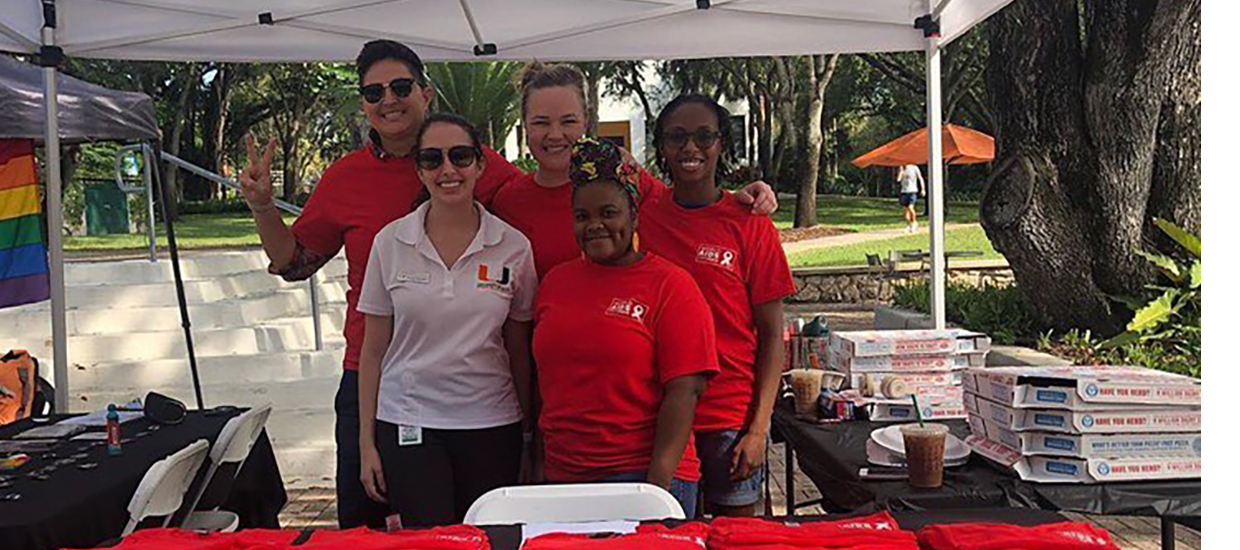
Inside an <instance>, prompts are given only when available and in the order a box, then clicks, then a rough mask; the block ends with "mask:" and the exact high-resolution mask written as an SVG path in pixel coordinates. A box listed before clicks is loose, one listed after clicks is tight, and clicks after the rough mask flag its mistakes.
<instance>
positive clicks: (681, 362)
mask: <svg viewBox="0 0 1240 550" xmlns="http://www.w3.org/2000/svg"><path fill="white" fill-rule="evenodd" d="M675 269H676V271H674V272H672V273H671V276H669V277H668V281H667V284H666V285H664V289H663V292H662V296H661V298H660V301H661V302H662V303H661V304H660V307H659V318H658V319H657V320H656V321H655V327H654V347H655V361H657V362H658V365H659V382H660V383H661V384H666V383H667V382H668V381H669V380H671V379H673V378H677V377H680V376H686V375H690V374H712V375H713V374H715V373H718V372H719V358H718V353H716V352H715V322H714V318H713V317H712V316H711V314H710V306H707V305H706V298H704V297H702V291H701V289H699V288H698V286H697V283H695V282H693V277H691V276H690V275H689V274H688V273H687V272H684V271H681V270H680V269H679V268H675Z"/></svg>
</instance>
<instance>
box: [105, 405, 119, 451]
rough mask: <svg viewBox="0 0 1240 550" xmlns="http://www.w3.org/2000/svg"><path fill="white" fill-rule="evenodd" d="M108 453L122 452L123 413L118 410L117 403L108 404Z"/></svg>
mask: <svg viewBox="0 0 1240 550" xmlns="http://www.w3.org/2000/svg"><path fill="white" fill-rule="evenodd" d="M107 429H108V454H110V455H118V454H121V415H120V413H118V412H116V404H115V403H109V404H108V424H107Z"/></svg>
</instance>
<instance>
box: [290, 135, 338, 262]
mask: <svg viewBox="0 0 1240 550" xmlns="http://www.w3.org/2000/svg"><path fill="white" fill-rule="evenodd" d="M346 159H348V157H345V158H344V159H341V160H339V161H336V162H334V163H332V165H331V166H329V167H328V168H327V171H325V172H323V177H322V178H320V179H319V184H318V185H316V186H315V187H314V193H312V194H311V195H310V200H309V201H307V202H306V207H305V208H303V209H302V211H301V215H300V216H297V221H295V222H293V237H294V238H296V239H297V242H299V243H301V245H302V246H304V247H306V248H308V249H310V250H312V251H314V252H316V253H318V254H319V255H320V256H325V257H327V258H331V257H332V256H335V255H336V253H337V252H340V248H341V247H342V246H344V227H342V226H341V225H340V222H339V221H338V220H339V216H337V215H335V212H334V210H338V209H339V207H338V206H334V205H335V203H337V202H339V201H337V200H335V197H334V196H335V194H336V188H337V187H338V186H340V185H341V184H343V183H344V182H345V180H344V178H345V177H346V176H345V175H344V174H343V173H344V172H346V171H347V170H348V169H347V168H346V167H343V163H344V162H347V161H346Z"/></svg>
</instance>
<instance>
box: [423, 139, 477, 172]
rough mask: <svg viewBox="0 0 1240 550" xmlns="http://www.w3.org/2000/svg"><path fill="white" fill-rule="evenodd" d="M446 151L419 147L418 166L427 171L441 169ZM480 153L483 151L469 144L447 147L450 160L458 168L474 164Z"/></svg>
mask: <svg viewBox="0 0 1240 550" xmlns="http://www.w3.org/2000/svg"><path fill="white" fill-rule="evenodd" d="M444 152H445V150H444V149H418V154H417V157H416V158H417V162H418V168H421V169H423V170H427V171H430V170H437V169H439V167H440V166H443V157H444ZM480 154H482V152H481V151H479V150H478V149H477V148H475V147H472V146H469V145H457V146H456V147H451V148H449V149H447V155H448V161H450V162H451V163H452V165H453V166H455V167H457V168H468V167H470V166H473V164H474V161H476V160H478V155H480Z"/></svg>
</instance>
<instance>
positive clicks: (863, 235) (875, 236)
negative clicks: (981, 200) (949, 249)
mask: <svg viewBox="0 0 1240 550" xmlns="http://www.w3.org/2000/svg"><path fill="white" fill-rule="evenodd" d="M971 227H981V224H977V223H949V224H947V225H946V226H945V230H951V229H968V228H971ZM909 235H925V236H926V238H927V242H926V248H927V249H928V248H930V243H929V240H928V239H929V235H930V228H929V226H927V225H925V224H920V225H919V228H918V230H917V231H916V232H914V233H909V232H907V231H905V230H904V229H903V228H898V229H879V230H876V231H863V232H859V233H847V234H844V235H831V236H830V237H819V238H817V239H806V240H804V241H796V242H791V243H784V254H796V253H797V252H805V251H806V250H815V249H819V248H831V247H835V246H848V245H850V244H857V243H865V242H870V241H882V240H886V239H895V238H899V237H907V236H909Z"/></svg>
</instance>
